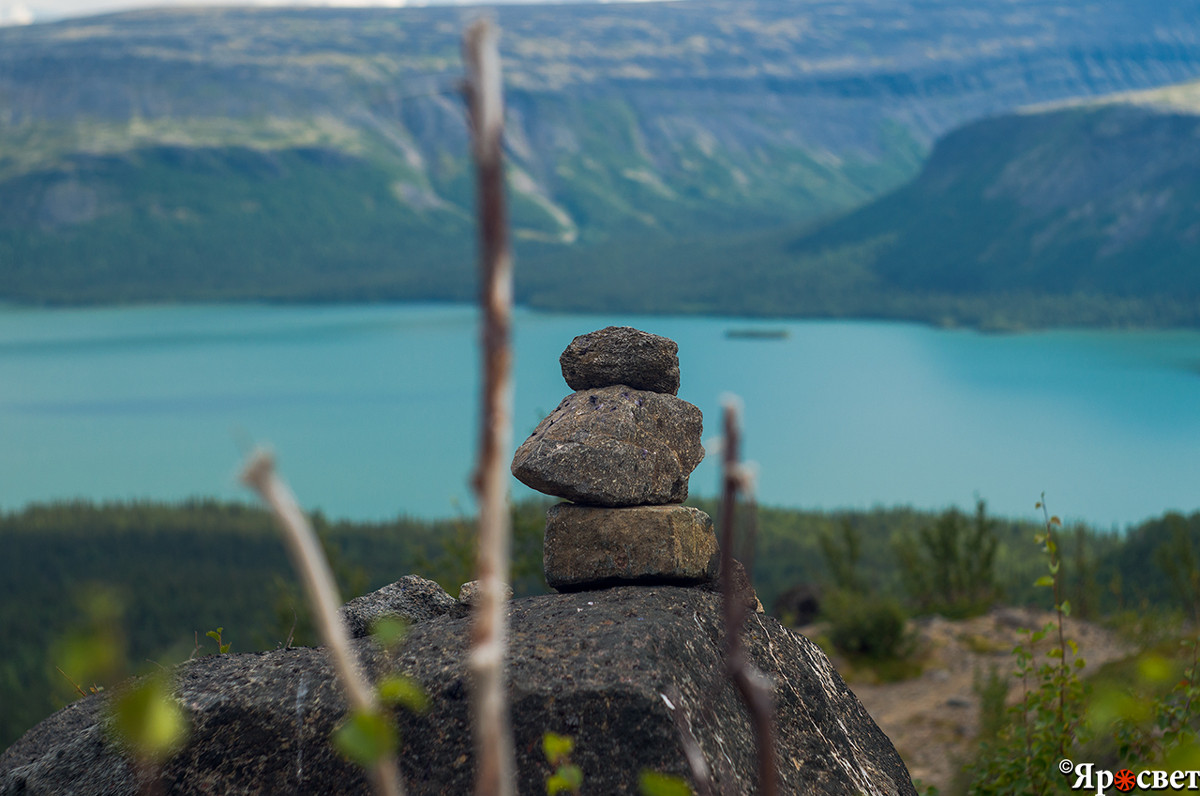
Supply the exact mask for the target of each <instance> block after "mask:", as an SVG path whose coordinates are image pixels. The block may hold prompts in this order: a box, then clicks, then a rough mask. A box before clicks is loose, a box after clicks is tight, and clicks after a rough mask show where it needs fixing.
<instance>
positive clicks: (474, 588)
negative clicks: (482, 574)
mask: <svg viewBox="0 0 1200 796" xmlns="http://www.w3.org/2000/svg"><path fill="white" fill-rule="evenodd" d="M482 597H483V581H481V580H469V581H467V582H466V583H464V584H463V585H461V586H459V587H458V601H459V602H460V603H462V604H463V605H464V606H471V605H474V604H475V602H476V601H477V600H479V599H481V598H482ZM512 598H513V589H512V586H509V585H507V584H506V585H505V586H504V599H506V600H511V599H512Z"/></svg>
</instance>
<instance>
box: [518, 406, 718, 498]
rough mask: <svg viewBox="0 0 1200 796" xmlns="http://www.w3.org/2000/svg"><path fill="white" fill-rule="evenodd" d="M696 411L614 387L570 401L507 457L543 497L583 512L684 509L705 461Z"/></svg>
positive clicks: (525, 482) (701, 429) (698, 414)
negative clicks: (595, 509)
mask: <svg viewBox="0 0 1200 796" xmlns="http://www.w3.org/2000/svg"><path fill="white" fill-rule="evenodd" d="M703 429H704V423H703V418H702V416H701V414H700V410H699V409H697V408H696V407H695V406H693V405H692V404H690V403H688V402H687V401H681V400H680V399H678V398H676V397H675V396H673V395H664V394H662V393H656V392H648V391H645V390H635V389H632V388H630V387H626V386H622V385H616V386H612V387H601V388H598V389H593V390H582V391H580V392H574V393H571V394H570V395H568V396H567V397H566V398H564V399H563V400H562V403H560V404H559V405H558V408H556V409H555V410H554V411H553V412H551V413H550V415H549V416H548V417H547V418H545V419H544V420H543V421H542V422H541V423H539V424H538V426H537V428H535V429H534V430H533V433H532V434H530V435H529V438H528V439H527V440H525V442H524V443H522V445H521V447H520V448H518V449H517V453H516V455H515V456H514V457H513V463H512V472H513V475H515V476H516V477H517V478H518V479H520V480H521V481H522V482H523V483H524V484H526V485H527V486H530V487H532V488H533V489H536V490H538V491H539V492H544V493H545V494H547V495H555V496H557V497H561V498H566V499H567V500H571V501H574V502H576V503H581V504H584V505H589V506H640V505H647V504H662V503H682V502H683V501H684V499H685V498H686V497H687V487H688V476H690V475H691V473H692V470H694V469H696V465H697V464H699V463H700V460H701V459H703V458H704V446H703V444H702V443H701V434H702V433H703Z"/></svg>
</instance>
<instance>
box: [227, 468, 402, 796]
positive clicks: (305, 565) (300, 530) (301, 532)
mask: <svg viewBox="0 0 1200 796" xmlns="http://www.w3.org/2000/svg"><path fill="white" fill-rule="evenodd" d="M242 483H244V484H246V485H247V486H249V487H250V488H251V489H253V490H254V491H255V492H257V493H258V494H259V496H260V497H261V498H262V499H263V502H265V503H266V504H267V506H268V507H270V509H271V514H272V516H273V517H274V518H275V522H276V524H277V525H278V526H279V529H280V530H281V531H282V532H283V540H284V543H285V546H286V547H287V551H288V555H289V556H290V557H291V559H292V566H293V567H295V569H296V572H297V573H298V574H299V575H300V581H301V583H302V584H303V585H304V590H305V592H306V593H307V594H308V599H309V603H310V604H311V605H312V608H313V614H314V618H315V619H316V623H317V631H318V632H319V633H320V635H321V640H322V641H323V642H324V643H325V648H326V649H327V650H328V651H329V655H330V657H331V658H332V660H333V668H334V671H335V672H337V676H338V679H339V680H341V683H342V688H343V689H345V691H346V701H347V702H349V703H350V708H351V710H353V711H356V712H371V713H373V712H376V711H377V710H378V709H379V703H378V701H377V700H376V698H375V692H374V691H373V690H372V688H371V686H370V685H369V684H368V683H367V680H366V678H365V677H364V676H363V675H362V673H361V672H360V671H359V669H358V665H357V663H356V662H355V660H354V653H353V652H352V651H351V649H350V637H349V635H348V634H347V632H346V627H345V625H343V624H342V622H341V619H340V618H339V617H338V606H339V605H340V604H341V600H339V599H338V594H337V585H336V584H335V583H334V580H333V573H332V572H330V571H329V562H328V561H326V559H325V554H324V553H322V552H321V545H320V543H319V542H318V541H317V535H316V534H315V533H313V529H312V526H311V525H309V523H308V520H307V519H306V518H305V516H304V513H303V512H301V511H300V507H299V506H298V505H297V504H296V498H295V496H293V495H292V491H291V490H290V489H288V486H287V484H285V483H284V482H283V480H282V479H280V478H279V476H277V475H276V474H275V463H274V461H273V460H272V459H271V455H270V454H268V453H266V452H265V451H261V450H260V451H257V452H255V453H254V454H252V455H251V457H250V460H249V461H248V462H247V463H246V467H245V469H243V470H242ZM370 773H371V777H372V780H373V781H374V784H375V788H376V790H377V791H378V792H380V793H382V794H385V795H386V796H403V794H404V786H403V784H402V783H401V781H400V772H399V770H398V769H397V768H396V761H395V760H393V759H391V758H384V759H381V760H379V761H378V762H376V763H375V765H374V766H372V768H371V772H370Z"/></svg>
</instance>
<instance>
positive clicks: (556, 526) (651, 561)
mask: <svg viewBox="0 0 1200 796" xmlns="http://www.w3.org/2000/svg"><path fill="white" fill-rule="evenodd" d="M543 562H544V564H545V568H546V583H548V584H549V585H550V586H551V588H554V589H557V590H558V591H578V590H580V589H587V588H595V587H599V586H611V585H616V584H619V583H677V584H693V583H707V582H709V581H711V580H713V579H714V578H716V576H717V567H718V565H719V564H720V555H719V553H718V549H717V535H716V534H715V533H713V526H712V520H711V519H710V518H709V516H708V515H707V514H705V513H704V512H703V511H700V510H699V509H694V508H691V507H690V506H678V505H669V506H631V507H628V508H616V509H610V508H599V507H595V506H578V505H575V504H574V503H560V504H558V505H557V506H553V507H552V508H551V509H550V510H549V511H548V512H547V513H546V540H545V546H544V555H543Z"/></svg>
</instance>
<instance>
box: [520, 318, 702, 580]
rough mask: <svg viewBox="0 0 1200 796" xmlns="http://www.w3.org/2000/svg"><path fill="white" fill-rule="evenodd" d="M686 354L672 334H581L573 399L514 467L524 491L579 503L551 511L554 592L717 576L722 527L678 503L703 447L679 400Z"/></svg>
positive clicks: (570, 368)
mask: <svg viewBox="0 0 1200 796" xmlns="http://www.w3.org/2000/svg"><path fill="white" fill-rule="evenodd" d="M678 351H679V346H677V345H676V344H675V342H674V341H673V340H669V339H667V338H665V337H660V336H658V335H654V334H649V333H647V332H642V331H639V330H637V329H633V328H631V327H628V326H610V327H608V328H606V329H601V330H600V331H597V332H592V333H590V334H585V335H580V336H579V337H576V338H575V339H574V340H573V341H571V344H570V345H569V346H567V349H566V350H565V351H563V353H562V356H561V357H560V358H559V363H560V364H561V365H562V373H563V378H564V379H566V382H567V386H568V387H570V388H571V389H572V390H575V392H573V393H571V394H570V395H568V396H567V397H566V398H564V399H563V400H562V403H560V404H559V405H558V408H557V409H555V410H554V411H553V412H551V413H550V415H549V416H548V417H547V418H545V419H544V420H543V421H542V422H541V423H539V424H538V426H537V428H536V429H534V431H533V433H532V434H530V435H529V439H527V440H525V442H524V443H523V444H522V445H521V447H520V448H518V449H517V453H516V455H515V456H514V457H513V463H512V472H513V475H515V476H516V477H517V478H518V479H520V480H521V481H522V482H523V483H525V484H527V485H528V486H530V487H532V488H533V489H536V490H538V491H539V492H543V493H545V494H547V495H554V496H556V497H561V498H566V499H567V500H569V501H571V502H570V503H560V504H558V505H557V506H553V507H552V508H551V509H550V510H549V512H547V517H546V538H545V548H544V565H545V568H546V582H547V583H548V584H549V585H550V586H551V587H552V588H554V589H557V590H558V591H580V590H583V589H594V588H602V587H606V586H614V585H619V584H629V583H642V584H654V583H671V584H679V585H686V584H701V583H710V582H712V581H714V580H715V579H716V576H717V567H718V564H719V563H720V557H719V555H718V548H717V537H716V534H715V533H714V532H713V524H712V520H711V519H710V518H709V516H708V515H707V514H705V513H704V512H703V511H700V510H699V509H694V508H690V507H687V506H682V505H680V504H681V503H682V502H683V501H684V499H685V498H687V494H688V477H689V476H690V475H691V473H692V470H694V469H695V468H696V465H698V464H699V463H700V460H701V459H703V458H704V447H703V445H702V443H701V439H700V437H701V433H702V430H703V418H702V416H701V414H700V410H699V409H698V408H696V407H695V406H693V405H692V404H690V403H688V402H687V401H682V400H680V399H679V398H677V397H676V393H677V392H678V391H679V357H678V356H677V353H678Z"/></svg>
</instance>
